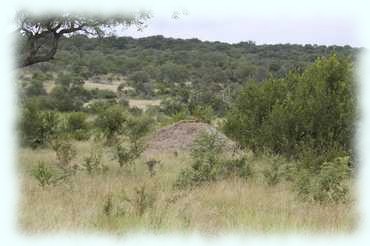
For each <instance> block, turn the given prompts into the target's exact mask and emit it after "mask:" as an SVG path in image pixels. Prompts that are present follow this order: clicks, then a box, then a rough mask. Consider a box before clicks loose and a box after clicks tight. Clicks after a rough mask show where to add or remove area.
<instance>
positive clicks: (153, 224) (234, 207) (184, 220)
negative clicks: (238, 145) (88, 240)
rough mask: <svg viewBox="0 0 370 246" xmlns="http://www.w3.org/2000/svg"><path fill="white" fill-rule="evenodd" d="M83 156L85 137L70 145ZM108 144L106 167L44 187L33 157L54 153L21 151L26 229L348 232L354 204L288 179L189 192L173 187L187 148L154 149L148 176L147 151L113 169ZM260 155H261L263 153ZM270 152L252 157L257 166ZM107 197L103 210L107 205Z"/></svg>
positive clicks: (226, 183)
mask: <svg viewBox="0 0 370 246" xmlns="http://www.w3.org/2000/svg"><path fill="white" fill-rule="evenodd" d="M74 144H75V145H76V147H77V149H78V153H80V154H79V156H78V157H77V158H76V159H75V160H74V163H75V164H79V163H81V162H82V161H83V158H84V157H85V156H87V155H88V153H89V151H90V145H91V143H90V142H76V143H74ZM112 158H113V156H112V154H111V153H110V152H109V150H108V149H106V150H105V151H104V155H103V160H102V161H103V164H104V165H107V166H108V167H109V170H108V171H107V172H106V173H96V174H93V175H89V174H88V173H87V172H84V171H83V170H81V171H79V172H78V173H77V174H76V175H74V176H72V177H70V178H69V179H67V180H66V181H65V182H63V183H60V184H57V185H55V186H53V185H51V186H47V187H45V188H42V187H41V186H39V185H38V183H37V181H36V179H35V178H33V177H32V176H31V175H30V172H31V170H32V168H34V167H35V166H36V165H37V164H38V162H39V161H45V162H46V163H48V165H49V167H50V168H54V163H55V162H56V159H55V154H54V153H53V152H52V151H51V150H48V149H45V150H31V149H21V150H20V153H19V174H20V182H21V184H22V185H21V196H20V201H19V225H20V227H21V229H22V230H23V231H24V232H50V231H73V232H76V231H106V232H110V233H117V234H122V233H127V232H129V231H135V230H152V231H159V232H161V231H165V232H167V231H184V230H191V231H192V230H197V231H202V232H209V233H217V232H225V231H242V232H245V231H248V232H288V231H289V232H291V231H298V232H318V231H320V232H348V231H351V230H352V229H353V227H354V225H355V218H356V214H355V210H354V204H353V202H351V203H347V204H327V205H320V204H318V203H310V202H303V201H300V200H298V199H297V198H296V196H295V193H294V192H293V191H292V189H291V188H292V187H291V184H288V183H285V182H281V183H279V184H277V185H276V186H268V185H266V184H265V183H264V182H263V180H262V177H261V175H259V173H258V172H257V173H255V176H254V177H253V178H252V179H250V180H248V181H243V180H241V179H239V178H229V179H227V180H221V181H218V182H214V183H210V184H205V185H202V186H200V187H197V188H194V189H191V190H176V189H174V188H173V183H174V182H175V180H176V176H177V174H178V173H179V172H180V170H181V169H183V168H184V167H186V166H189V165H190V164H191V160H190V157H189V156H188V155H187V154H186V153H180V154H179V155H178V156H175V155H174V154H173V153H167V154H158V155H157V156H156V158H157V159H158V160H161V164H160V165H159V166H158V167H157V174H156V175H155V176H154V177H150V174H149V172H148V170H147V167H146V165H145V161H146V158H147V157H145V156H143V157H141V158H140V159H139V160H137V161H136V162H135V165H134V168H131V169H124V168H119V165H118V163H117V162H116V161H115V160H112ZM264 158H265V159H264ZM268 158H269V157H253V158H250V161H251V162H252V166H253V167H254V169H255V170H258V169H259V168H261V166H263V165H264V163H265V162H267V159H268ZM143 185H144V186H145V194H148V195H149V196H151V197H152V198H153V201H154V202H153V203H152V204H151V206H149V207H148V208H146V209H145V210H144V213H143V214H142V215H138V214H137V213H135V211H136V208H135V205H133V204H131V203H130V202H128V201H127V200H125V198H129V199H132V200H133V199H134V198H135V196H136V193H135V189H136V188H139V187H142V186H143ZM109 199H111V204H110V205H111V206H110V208H109V213H107V212H106V211H105V209H106V207H107V203H108V200H109Z"/></svg>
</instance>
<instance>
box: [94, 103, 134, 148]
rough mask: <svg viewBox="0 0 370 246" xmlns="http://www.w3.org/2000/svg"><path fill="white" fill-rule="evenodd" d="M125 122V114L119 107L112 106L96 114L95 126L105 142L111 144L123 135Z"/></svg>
mask: <svg viewBox="0 0 370 246" xmlns="http://www.w3.org/2000/svg"><path fill="white" fill-rule="evenodd" d="M126 120H127V116H126V112H125V111H124V110H123V109H122V107H120V106H119V105H114V106H111V107H109V108H107V109H106V110H104V111H102V112H100V113H99V114H98V117H97V118H96V120H95V125H96V127H97V128H98V129H99V130H100V131H101V132H102V133H103V135H104V136H105V138H106V140H107V142H108V143H113V142H114V141H116V140H117V137H118V136H119V135H120V134H122V133H123V129H124V123H125V122H126Z"/></svg>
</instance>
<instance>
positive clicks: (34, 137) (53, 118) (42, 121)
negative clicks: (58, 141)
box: [20, 101, 59, 148]
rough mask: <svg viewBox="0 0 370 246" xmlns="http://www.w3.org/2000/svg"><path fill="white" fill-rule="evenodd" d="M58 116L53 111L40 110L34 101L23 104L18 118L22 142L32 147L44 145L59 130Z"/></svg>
mask: <svg viewBox="0 0 370 246" xmlns="http://www.w3.org/2000/svg"><path fill="white" fill-rule="evenodd" d="M58 121H59V117H58V115H57V113H55V112H53V111H40V109H39V107H38V105H37V103H35V102H34V101H30V102H28V103H27V104H26V105H24V108H23V111H22V116H21V119H20V133H21V140H22V143H23V144H24V145H26V146H30V147H32V148H36V147H40V146H45V144H46V143H47V142H48V140H49V139H50V138H51V137H53V136H54V135H55V134H56V133H57V132H58V131H59V125H58Z"/></svg>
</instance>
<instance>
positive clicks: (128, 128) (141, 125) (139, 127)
mask: <svg viewBox="0 0 370 246" xmlns="http://www.w3.org/2000/svg"><path fill="white" fill-rule="evenodd" d="M152 125H153V119H152V118H150V117H148V116H146V115H138V116H130V117H128V118H127V120H126V122H125V124H124V134H125V135H126V136H127V137H128V138H129V140H130V143H131V144H132V145H133V149H134V151H136V152H137V153H140V152H141V151H142V148H143V147H142V141H141V140H142V138H143V137H144V136H145V135H146V134H148V133H149V131H150V129H151V127H152Z"/></svg>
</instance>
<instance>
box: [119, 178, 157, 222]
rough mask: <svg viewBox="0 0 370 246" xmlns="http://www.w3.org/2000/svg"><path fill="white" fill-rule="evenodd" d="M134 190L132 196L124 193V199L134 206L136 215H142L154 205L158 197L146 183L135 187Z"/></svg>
mask: <svg viewBox="0 0 370 246" xmlns="http://www.w3.org/2000/svg"><path fill="white" fill-rule="evenodd" d="M134 191H135V192H134V193H133V195H132V196H131V197H129V196H128V195H127V194H126V193H124V194H123V200H124V201H126V202H128V203H129V204H130V205H131V206H132V207H133V209H134V211H135V215H136V216H139V217H141V216H142V215H143V214H144V212H145V211H146V210H147V209H148V208H152V207H153V204H154V202H155V198H156V197H155V194H154V193H153V192H149V191H147V190H146V186H145V185H142V186H140V187H137V188H135V189H134Z"/></svg>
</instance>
